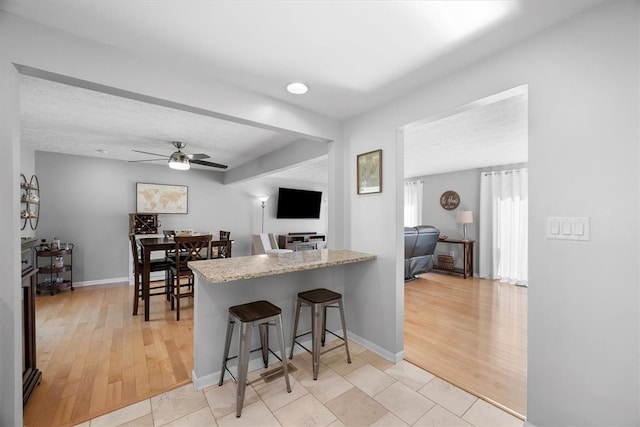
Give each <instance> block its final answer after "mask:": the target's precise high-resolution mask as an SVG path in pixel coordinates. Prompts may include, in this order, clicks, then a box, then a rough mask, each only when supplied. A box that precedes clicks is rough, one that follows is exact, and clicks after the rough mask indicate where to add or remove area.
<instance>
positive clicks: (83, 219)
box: [35, 151, 326, 284]
mask: <svg viewBox="0 0 640 427" xmlns="http://www.w3.org/2000/svg"><path fill="white" fill-rule="evenodd" d="M35 170H36V173H37V175H38V179H39V181H40V186H41V218H40V223H39V225H38V229H37V230H36V235H37V237H38V238H44V239H47V240H51V239H52V238H53V236H55V237H57V238H59V239H60V240H61V241H63V242H71V243H74V244H75V245H76V246H75V248H74V253H73V257H74V258H73V278H74V281H75V282H79V283H80V284H82V282H89V283H106V282H112V281H118V280H122V279H124V278H126V277H127V275H128V270H129V265H128V262H129V261H128V259H129V258H128V251H129V250H130V249H129V248H130V247H129V242H128V239H127V233H128V226H129V223H128V218H129V216H128V214H129V213H130V212H135V211H136V202H135V187H136V182H148V183H156V184H176V185H186V186H188V188H189V190H188V191H189V199H188V203H189V213H188V214H160V215H159V219H160V221H161V225H162V226H161V228H163V229H176V228H178V229H179V228H191V229H193V230H194V231H200V232H210V231H218V230H228V231H231V238H232V239H233V240H234V245H233V254H234V255H236V256H239V255H249V254H250V253H251V235H252V234H254V233H259V232H260V227H261V215H262V211H261V209H262V208H261V207H260V203H259V201H258V200H257V198H256V197H255V196H254V193H256V192H257V191H258V190H254V189H256V188H260V189H261V190H260V191H266V194H274V196H273V197H272V198H271V199H270V200H269V202H268V205H267V208H266V209H265V225H266V227H267V228H266V229H265V231H269V232H275V233H280V232H286V230H290V231H304V230H309V231H316V232H319V233H323V232H325V230H326V228H325V225H326V224H325V216H324V215H323V217H322V218H321V219H319V220H278V219H276V218H275V206H276V202H277V186H278V185H282V186H288V187H293V188H304V189H310V188H307V187H314V188H313V189H318V190H321V191H326V186H325V188H324V189H323V186H321V185H312V184H311V185H310V184H306V185H305V184H304V183H300V182H290V181H286V180H277V181H273V180H266V179H262V180H256V181H254V182H247V183H243V184H239V185H224V184H222V173H221V172H218V171H213V170H211V171H209V170H202V169H191V170H189V171H175V170H172V169H170V168H168V167H167V166H166V164H164V163H160V164H149V163H128V162H123V161H116V160H105V159H101V158H97V157H82V156H72V155H65V154H58V153H48V152H41V151H38V152H36V155H35ZM274 192H275V193H274ZM325 210H326V209H323V212H324V211H325Z"/></svg>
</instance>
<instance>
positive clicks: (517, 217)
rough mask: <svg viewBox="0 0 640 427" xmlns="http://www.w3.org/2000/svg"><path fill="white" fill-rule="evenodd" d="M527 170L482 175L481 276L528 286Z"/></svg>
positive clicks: (484, 173)
mask: <svg viewBox="0 0 640 427" xmlns="http://www.w3.org/2000/svg"><path fill="white" fill-rule="evenodd" d="M528 177H529V175H528V170H527V169H518V170H508V171H501V172H483V173H481V174H480V235H479V243H480V244H479V248H478V249H479V250H478V252H479V269H480V271H479V272H480V276H481V277H486V278H489V279H500V280H501V281H505V282H509V283H515V284H518V285H523V286H527V282H528V278H529V265H528V258H529V253H528V244H529V234H528V228H527V227H528V222H529V190H528V189H529V178H528Z"/></svg>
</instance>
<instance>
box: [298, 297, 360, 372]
mask: <svg viewBox="0 0 640 427" xmlns="http://www.w3.org/2000/svg"><path fill="white" fill-rule="evenodd" d="M303 305H305V306H309V307H311V331H310V332H305V333H303V334H300V335H297V334H298V320H299V319H300V308H301V307H302V306H303ZM328 307H329V308H338V309H339V310H340V320H341V322H342V336H339V335H336V334H335V333H333V332H332V331H330V330H328V329H327V308H328ZM327 332H329V333H330V334H331V335H333V336H335V337H337V338H340V339H341V340H342V341H343V342H342V344H340V345H337V346H335V347H332V348H330V349H328V350H325V351H320V346H321V345H322V346H324V343H325V338H326V333H327ZM308 334H311V350H309V349H308V348H306V347H305V346H304V345H302V344H301V343H300V342H299V341H298V338H300V337H302V336H304V335H308ZM292 336H293V338H292V339H291V353H290V354H289V359H292V358H293V348H294V346H295V345H296V344H298V345H299V346H300V347H302V348H303V349H305V350H306V351H308V352H309V353H311V355H312V356H313V379H314V380H317V379H318V370H319V368H320V354H324V353H326V352H328V351H332V350H335V349H337V348H340V347H342V346H344V347H345V349H346V351H347V363H351V355H350V354H349V343H348V341H347V326H346V323H345V320H344V309H343V307H342V294H340V293H338V292H334V291H331V290H329V289H324V288H319V289H312V290H310V291H305V292H300V293H298V301H297V303H296V314H295V318H294V320H293V334H292Z"/></svg>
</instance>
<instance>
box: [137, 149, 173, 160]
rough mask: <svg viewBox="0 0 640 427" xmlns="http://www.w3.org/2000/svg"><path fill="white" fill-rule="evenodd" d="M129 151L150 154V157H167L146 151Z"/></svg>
mask: <svg viewBox="0 0 640 427" xmlns="http://www.w3.org/2000/svg"><path fill="white" fill-rule="evenodd" d="M131 151H135V152H136V153H142V154H151V155H152V156H160V157H167V158H168V157H169V156H168V155H166V154H158V153H150V152H148V151H140V150H131Z"/></svg>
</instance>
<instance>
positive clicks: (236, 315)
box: [218, 301, 291, 418]
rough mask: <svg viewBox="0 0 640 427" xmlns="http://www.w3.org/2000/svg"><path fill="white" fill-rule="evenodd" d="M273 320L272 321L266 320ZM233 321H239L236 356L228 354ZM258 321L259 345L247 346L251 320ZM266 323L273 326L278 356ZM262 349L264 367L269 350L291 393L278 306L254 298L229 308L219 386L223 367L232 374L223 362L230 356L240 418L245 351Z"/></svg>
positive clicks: (247, 353) (247, 358)
mask: <svg viewBox="0 0 640 427" xmlns="http://www.w3.org/2000/svg"><path fill="white" fill-rule="evenodd" d="M271 321H274V323H270V322H271ZM236 322H239V323H240V339H239V350H238V356H233V357H229V347H230V346H231V337H232V335H233V327H234V325H235V324H236ZM256 323H258V324H259V325H260V344H261V348H258V349H255V350H249V348H250V346H251V329H250V327H253V325H254V324H256ZM269 326H275V327H276V333H277V335H278V341H279V342H280V356H282V358H280V357H278V355H277V354H275V353H274V352H273V351H272V350H271V349H270V348H269V329H268V327H269ZM258 350H261V351H262V360H263V362H264V367H265V368H266V367H267V365H268V360H269V353H271V354H273V355H274V356H275V357H276V358H277V359H278V360H280V361H282V369H283V371H284V379H285V382H286V383H287V392H288V393H291V385H290V384H289V369H288V367H287V357H286V356H285V349H284V331H283V329H282V310H281V309H280V307H277V306H275V305H273V304H271V303H270V302H268V301H254V302H250V303H247V304H241V305H235V306H233V307H230V308H229V323H228V324H227V337H226V340H225V344H224V355H223V357H222V369H221V370H220V382H219V383H218V385H219V386H221V385H222V383H223V382H224V373H225V371H228V372H229V375H231V377H232V378H233V374H231V371H229V369H228V368H227V362H228V361H229V360H231V359H235V358H236V357H238V358H239V360H238V378H237V379H236V378H233V379H234V381H235V382H236V417H238V418H240V415H241V413H242V406H243V405H244V391H245V388H246V386H247V371H248V370H249V353H250V352H253V351H258Z"/></svg>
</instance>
